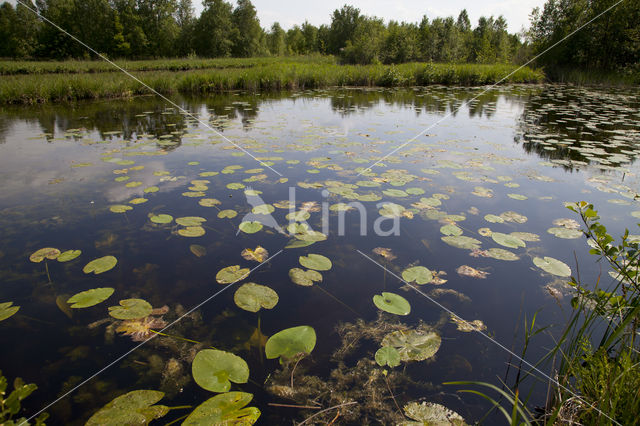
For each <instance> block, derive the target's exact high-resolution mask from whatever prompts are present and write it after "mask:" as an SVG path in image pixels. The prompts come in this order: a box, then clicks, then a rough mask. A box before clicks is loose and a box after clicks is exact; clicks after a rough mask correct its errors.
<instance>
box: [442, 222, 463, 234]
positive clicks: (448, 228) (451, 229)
mask: <svg viewBox="0 0 640 426" xmlns="http://www.w3.org/2000/svg"><path fill="white" fill-rule="evenodd" d="M440 232H441V233H442V234H444V235H453V236H454V237H457V236H460V235H462V229H460V228H458V227H457V226H456V225H451V224H449V225H444V226H443V227H442V228H440Z"/></svg>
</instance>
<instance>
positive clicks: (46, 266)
mask: <svg viewBox="0 0 640 426" xmlns="http://www.w3.org/2000/svg"><path fill="white" fill-rule="evenodd" d="M44 269H45V271H47V278H48V279H49V284H53V282H51V275H49V263H47V259H45V260H44Z"/></svg>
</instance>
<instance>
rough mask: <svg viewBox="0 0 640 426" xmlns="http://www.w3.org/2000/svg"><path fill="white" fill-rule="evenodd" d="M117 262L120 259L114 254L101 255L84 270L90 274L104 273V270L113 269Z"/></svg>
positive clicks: (83, 270)
mask: <svg viewBox="0 0 640 426" xmlns="http://www.w3.org/2000/svg"><path fill="white" fill-rule="evenodd" d="M117 263H118V259H116V258H115V257H113V256H104V257H100V258H98V259H94V260H92V261H91V262H89V263H87V264H86V265H85V267H84V268H83V269H82V272H84V273H85V274H90V273H92V272H93V273H94V274H96V275H98V274H102V273H103V272H107V271H110V270H112V269H113V268H114V267H115V266H116V264H117Z"/></svg>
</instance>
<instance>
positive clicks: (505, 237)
mask: <svg viewBox="0 0 640 426" xmlns="http://www.w3.org/2000/svg"><path fill="white" fill-rule="evenodd" d="M491 238H492V239H493V241H495V242H496V243H498V244H500V245H501V246H505V247H510V248H514V249H517V248H519V247H526V246H527V245H526V243H525V242H524V241H522V240H521V239H520V238H518V237H514V236H513V235H509V234H503V233H501V232H493V233H492V234H491Z"/></svg>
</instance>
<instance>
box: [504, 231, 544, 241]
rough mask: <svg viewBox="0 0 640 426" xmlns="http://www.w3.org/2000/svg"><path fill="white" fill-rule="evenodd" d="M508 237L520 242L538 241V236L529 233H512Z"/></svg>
mask: <svg viewBox="0 0 640 426" xmlns="http://www.w3.org/2000/svg"><path fill="white" fill-rule="evenodd" d="M510 235H512V236H514V237H516V238H520V239H521V240H522V241H527V242H537V241H540V235H538V234H532V233H531V232H512V233H511V234H510Z"/></svg>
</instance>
